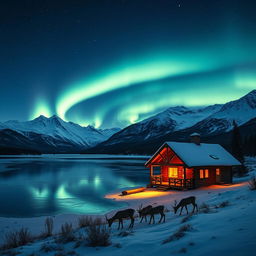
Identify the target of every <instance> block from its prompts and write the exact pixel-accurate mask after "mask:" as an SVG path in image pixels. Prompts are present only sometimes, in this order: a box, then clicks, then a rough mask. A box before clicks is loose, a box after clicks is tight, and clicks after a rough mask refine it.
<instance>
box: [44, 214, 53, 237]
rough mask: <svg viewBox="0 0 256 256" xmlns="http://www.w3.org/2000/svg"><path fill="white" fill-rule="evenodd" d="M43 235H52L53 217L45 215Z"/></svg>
mask: <svg viewBox="0 0 256 256" xmlns="http://www.w3.org/2000/svg"><path fill="white" fill-rule="evenodd" d="M44 225H45V235H46V236H52V232H53V218H51V217H47V218H46V219H45V224H44Z"/></svg>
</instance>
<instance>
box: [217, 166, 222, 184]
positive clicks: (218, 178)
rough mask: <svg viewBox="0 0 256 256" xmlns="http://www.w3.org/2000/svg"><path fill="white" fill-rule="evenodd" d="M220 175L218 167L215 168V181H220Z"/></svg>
mask: <svg viewBox="0 0 256 256" xmlns="http://www.w3.org/2000/svg"><path fill="white" fill-rule="evenodd" d="M220 177H221V173H220V168H216V183H220Z"/></svg>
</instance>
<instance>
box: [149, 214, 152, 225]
mask: <svg viewBox="0 0 256 256" xmlns="http://www.w3.org/2000/svg"><path fill="white" fill-rule="evenodd" d="M151 220H152V215H150V219H149V223H148V224H151Z"/></svg>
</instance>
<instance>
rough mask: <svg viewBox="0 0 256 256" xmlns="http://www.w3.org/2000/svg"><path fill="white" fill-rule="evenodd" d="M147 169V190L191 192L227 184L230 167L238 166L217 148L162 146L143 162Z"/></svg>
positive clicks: (196, 142)
mask: <svg viewBox="0 0 256 256" xmlns="http://www.w3.org/2000/svg"><path fill="white" fill-rule="evenodd" d="M145 165H146V167H148V168H150V184H149V186H150V187H158V188H159V189H163V190H165V189H192V188H197V187H201V186H208V185H212V184H231V183H232V176H233V175H232V167H233V166H239V165H241V163H240V162H239V161H238V160H237V159H235V158H234V157H233V156H232V155H231V154H230V153H229V152H227V151H226V150H225V149H224V148H223V147H222V146H220V145H219V144H206V143H200V135H199V134H196V133H194V134H192V135H191V142H190V143H184V142H165V143H164V144H163V145H162V146H161V147H160V148H159V149H158V150H157V151H156V153H155V154H154V155H153V156H152V157H151V158H150V159H149V160H148V161H147V162H146V164H145Z"/></svg>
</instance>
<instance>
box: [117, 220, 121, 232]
mask: <svg viewBox="0 0 256 256" xmlns="http://www.w3.org/2000/svg"><path fill="white" fill-rule="evenodd" d="M120 222H121V221H120V219H119V220H118V228H117V230H119V228H120Z"/></svg>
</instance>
